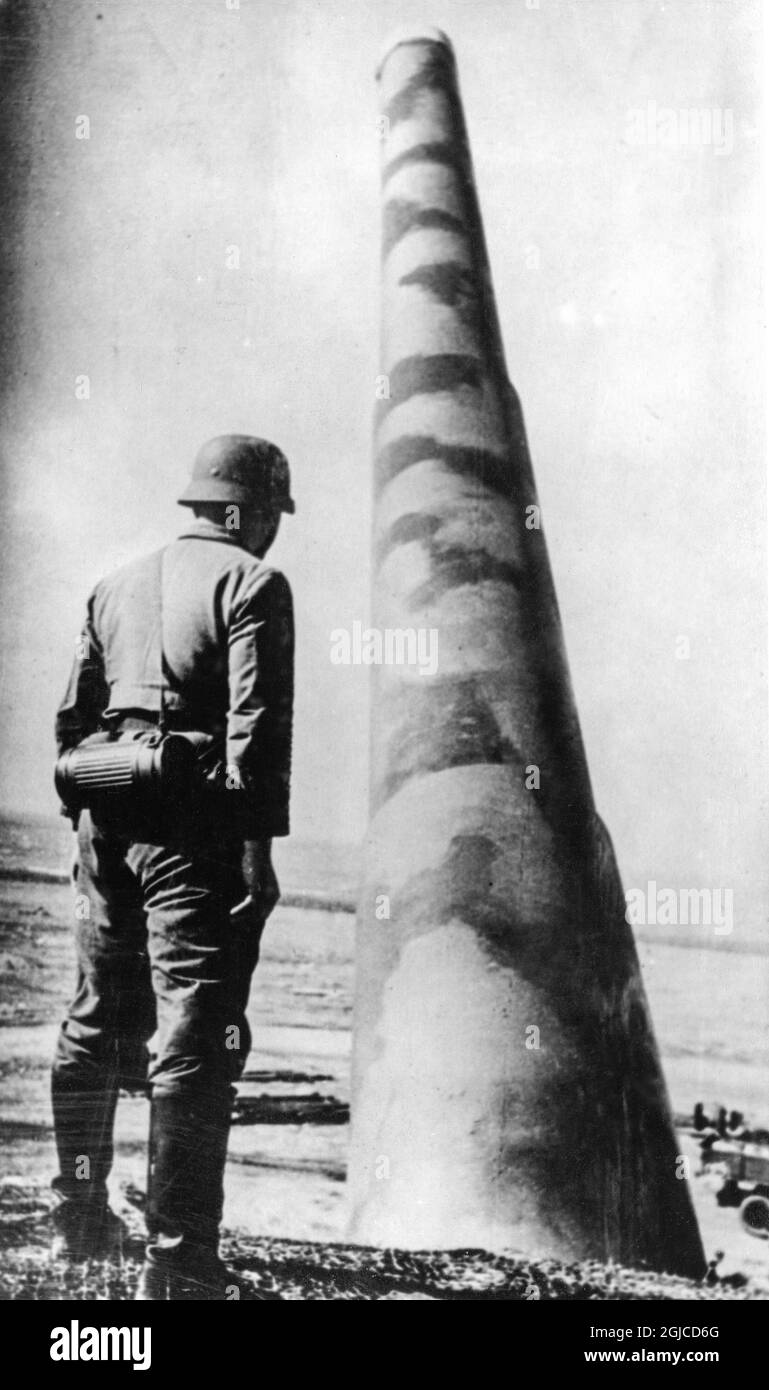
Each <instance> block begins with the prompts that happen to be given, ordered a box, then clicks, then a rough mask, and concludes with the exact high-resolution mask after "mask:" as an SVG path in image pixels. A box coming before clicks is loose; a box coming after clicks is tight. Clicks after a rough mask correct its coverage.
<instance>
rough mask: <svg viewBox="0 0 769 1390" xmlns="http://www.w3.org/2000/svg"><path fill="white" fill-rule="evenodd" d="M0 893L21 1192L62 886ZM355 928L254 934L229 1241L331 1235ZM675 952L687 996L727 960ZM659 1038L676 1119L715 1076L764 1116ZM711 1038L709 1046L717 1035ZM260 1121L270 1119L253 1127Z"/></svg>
mask: <svg viewBox="0 0 769 1390" xmlns="http://www.w3.org/2000/svg"><path fill="white" fill-rule="evenodd" d="M0 887H1V888H2V897H0V1130H1V1132H2V1135H3V1149H2V1159H1V1160H0V1180H2V1181H3V1182H4V1183H5V1188H4V1189H3V1190H4V1191H5V1192H6V1194H7V1193H8V1192H11V1193H12V1191H13V1189H14V1186H15V1185H18V1186H19V1190H20V1191H21V1190H22V1186H23V1185H24V1184H27V1185H29V1184H32V1185H33V1186H34V1185H42V1184H45V1183H47V1182H48V1180H49V1178H50V1175H51V1173H52V1171H53V1158H54V1154H53V1141H52V1130H51V1118H50V1107H49V1102H48V1073H49V1066H50V1059H51V1055H52V1051H53V1046H54V1039H55V1035H56V1030H57V1026H58V1022H59V1019H60V1017H61V1014H62V1011H63V1008H64V1006H65V1002H66V999H67V996H68V993H69V991H70V988H71V982H72V978H73V957H72V945H71V940H70V935H69V932H68V930H66V927H67V923H68V921H69V914H70V910H71V909H70V896H69V890H68V889H67V888H66V887H59V886H57V885H42V886H41V885H30V884H21V883H13V882H7V883H4V884H2V885H0ZM352 930H353V924H352V919H351V917H350V916H349V915H343V914H339V915H335V914H331V913H324V912H312V911H299V910H296V909H293V910H286V909H281V908H278V909H277V910H276V912H275V914H274V915H273V918H272V919H271V921H270V924H269V926H268V929H267V932H266V934H265V939H264V943H263V953H262V961H261V963H260V966H259V969H258V972H257V977H256V983H255V988H254V990H253V993H252V1000H251V1006H250V1022H251V1026H252V1029H253V1035H254V1043H253V1049H252V1053H251V1058H250V1063H249V1068H248V1070H247V1072H246V1076H245V1078H244V1081H243V1084H242V1086H241V1088H240V1095H241V1098H242V1101H243V1114H242V1116H241V1118H242V1120H243V1122H242V1123H241V1122H238V1123H236V1124H235V1125H234V1127H233V1131H232V1141H231V1145H230V1157H229V1161H228V1172H227V1183H226V1190H227V1202H226V1210H225V1224H226V1226H227V1227H228V1228H229V1230H230V1231H232V1232H236V1233H240V1235H241V1236H242V1237H248V1238H256V1237H259V1238H264V1237H276V1238H277V1237H279V1238H281V1239H288V1240H290V1241H299V1242H304V1241H341V1240H343V1239H344V1235H345V1220H346V1211H345V1188H344V1178H345V1157H346V1143H347V1124H346V1123H345V1122H344V1121H345V1118H346V1107H347V1105H348V1104H349V1059H350V1033H349V1025H350V1014H351V994H352ZM657 954H658V955H659V953H657ZM679 954H684V955H687V956H689V957H691V958H692V959H691V961H690V964H689V965H688V966H687V967H686V968H687V970H688V972H689V973H688V977H687V981H685V983H684V988H685V989H691V987H692V971H694V972H695V976H696V979H697V980H700V981H701V972H702V971H703V969H704V970H705V971H706V972H708V971H710V970H711V968H712V970H713V972H714V975H713V979H714V981H715V979H716V972H718V973H719V975H720V976H721V977H722V976H723V971H724V968H725V966H724V961H723V960H722V959H718V958H717V957H716V955H715V953H712V954H713V964H712V967H711V964H710V963H709V962H708V961H706V962H705V965H704V966H703V965H702V963H701V961H695V960H694V959H693V958H694V956H695V953H694V952H691V951H689V952H684V953H679ZM696 954H697V955H704V954H705V953H696ZM735 968H737V969H743V968H745V967H744V964H743V965H739V964H738V965H737V966H736V967H735ZM645 971H646V975H647V984H648V987H649V990H650V994H651V997H652V1005H653V1009H654V1012H655V1016H656V1018H657V1020H658V1028H659V1027H660V1022H659V1020H660V1019H662V1021H663V1023H664V1022H665V1020H666V1019H668V1020H669V1017H670V1016H671V1015H672V1014H673V1013H674V1012H675V996H676V986H675V982H674V981H673V980H672V977H671V972H670V969H669V968H667V967H666V968H665V969H664V970H662V971H661V973H660V975H659V976H658V985H657V984H655V964H654V962H652V963H651V965H650V964H649V963H648V962H646V963H645ZM697 972H699V973H697ZM714 987H715V985H714ZM679 993H680V990H679ZM686 1026H687V1025H686V1024H685V1023H684V1025H683V1032H684V1033H685V1028H686ZM690 1026H691V1027H693V1028H695V1030H696V1029H698V1028H699V1025H698V1024H696V1023H693V1024H691V1025H690ZM700 1031H701V1030H700ZM717 1032H718V1029H714V1030H713V1033H714V1035H715V1034H717ZM663 1036H664V1038H666V1039H668V1040H669V1042H668V1048H667V1052H668V1053H669V1055H666V1057H665V1061H666V1070H667V1073H668V1076H669V1079H670V1084H671V1090H672V1096H673V1101H674V1104H675V1107H676V1109H677V1110H680V1111H682V1112H685V1111H687V1110H688V1111H690V1110H691V1106H692V1104H693V1102H694V1100H695V1099H699V1098H702V1099H708V1098H709V1097H711V1096H713V1095H714V1094H715V1093H716V1092H715V1089H714V1080H715V1079H717V1080H718V1090H719V1092H720V1095H722V1096H723V1097H725V1100H724V1103H726V1104H729V1105H737V1106H740V1107H744V1108H745V1109H746V1111H747V1112H748V1113H750V1114H752V1116H753V1118H754V1119H755V1120H759V1119H760V1118H762V1115H761V1112H760V1110H759V1108H758V1102H759V1100H760V1095H761V1087H760V1080H759V1075H758V1073H757V1072H756V1070H755V1068H753V1067H751V1066H750V1065H749V1064H748V1063H746V1062H741V1061H740V1058H739V1055H738V1056H737V1057H734V1056H732V1057H731V1058H729V1057H727V1056H724V1057H723V1058H722V1059H721V1061H717V1063H716V1062H714V1061H713V1059H712V1058H711V1059H710V1062H708V1058H707V1055H702V1056H700V1055H698V1054H697V1052H696V1049H693V1048H690V1047H688V1046H687V1045H686V1039H685V1038H684V1040H683V1043H682V1025H681V1019H680V1018H679V1021H678V1026H677V1032H676V1034H675V1035H671V1034H670V1033H669V1032H668V1031H667V1029H666V1031H665V1033H664V1035H663ZM707 1041H708V1040H707V1039H705V1042H707ZM710 1041H711V1042H713V1045H714V1046H715V1048H716V1051H717V1050H718V1047H719V1046H721V1044H720V1042H719V1039H718V1037H716V1036H714V1037H713V1038H711V1039H710ZM665 1051H666V1049H665V1046H664V1043H663V1053H665ZM733 1051H734V1049H733ZM738 1052H739V1049H738ZM762 1075H763V1077H764V1078H765V1071H763V1073H762ZM287 1106H288V1107H289V1108H290V1109H291V1108H293V1112H292V1113H293V1117H294V1118H296V1117H297V1116H300V1117H301V1118H302V1121H303V1122H302V1123H284V1122H276V1120H277V1121H283V1120H284V1119H285V1114H284V1113H283V1112H284V1111H285V1109H286V1107H287ZM147 1108H148V1107H147V1103H146V1101H145V1100H144V1099H141V1098H137V1097H128V1096H126V1097H124V1098H122V1099H121V1103H120V1106H119V1110H118V1122H117V1133H116V1161H115V1169H114V1190H115V1193H116V1196H118V1194H121V1193H122V1194H125V1193H126V1192H130V1191H131V1190H132V1189H134V1190H142V1189H143V1188H144V1185H145V1162H146V1158H145V1141H146V1126H147ZM249 1112H250V1113H249ZM265 1117H269V1119H270V1121H271V1122H269V1123H264V1122H261V1120H263V1119H264V1118H265ZM330 1117H332V1118H333V1121H334V1122H333V1123H329V1122H328V1120H329V1118H330ZM254 1118H256V1119H257V1121H259V1122H253V1121H254ZM289 1118H291V1116H289ZM681 1145H682V1147H681V1152H682V1153H684V1154H686V1155H687V1157H688V1158H689V1159H690V1167H691V1171H692V1173H693V1174H694V1175H695V1176H693V1180H692V1190H693V1195H694V1201H695V1205H696V1208H697V1214H698V1217H699V1220H700V1224H701V1229H702V1233H703V1239H704V1243H705V1247H706V1252H707V1254H708V1256H711V1255H712V1254H713V1253H714V1252H715V1251H716V1250H717V1249H721V1250H723V1251H724V1252H725V1258H724V1260H723V1262H722V1264H721V1266H720V1267H719V1273H722V1274H729V1273H733V1272H736V1271H740V1272H742V1273H744V1274H746V1275H748V1276H750V1277H751V1278H753V1277H755V1278H757V1279H759V1280H760V1281H761V1282H762V1283H763V1282H764V1281H769V1241H762V1240H758V1239H756V1238H754V1237H751V1236H749V1235H748V1234H747V1233H745V1232H743V1230H742V1229H741V1227H740V1224H739V1220H738V1217H737V1213H736V1211H735V1210H734V1209H730V1208H721V1207H719V1206H718V1204H717V1203H716V1201H715V1189H716V1187H717V1186H718V1185H719V1181H718V1179H717V1178H716V1177H715V1176H714V1175H712V1174H711V1175H703V1176H697V1175H696V1174H697V1170H698V1167H699V1151H698V1148H697V1146H696V1144H695V1142H694V1141H693V1139H691V1138H690V1137H687V1136H684V1135H682V1137H681ZM9 1180H10V1187H9V1185H8V1183H9Z"/></svg>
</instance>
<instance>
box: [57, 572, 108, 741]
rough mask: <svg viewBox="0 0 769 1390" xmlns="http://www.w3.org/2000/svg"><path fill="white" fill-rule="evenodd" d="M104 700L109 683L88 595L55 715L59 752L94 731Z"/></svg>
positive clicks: (103, 707)
mask: <svg viewBox="0 0 769 1390" xmlns="http://www.w3.org/2000/svg"><path fill="white" fill-rule="evenodd" d="M108 703H109V687H108V685H107V682H106V680H105V676H104V663H103V656H102V649H101V645H100V643H99V640H98V638H97V636H96V631H95V628H94V621H93V597H91V599H90V600H89V603H88V611H87V614H86V619H85V622H84V624H83V629H82V632H81V634H80V636H79V638H78V640H77V645H76V648H75V660H74V662H73V663H72V671H71V673H70V677H69V684H68V685H67V690H66V693H65V696H64V699H63V700H62V702H61V704H60V705H59V709H58V712H57V715H56V746H57V748H58V751H59V753H63V752H64V750H65V749H66V748H72V747H74V745H75V744H76V743H79V742H80V740H81V739H84V738H87V737H88V735H89V734H93V733H95V732H96V730H97V729H98V727H99V721H100V719H101V716H102V713H103V712H104V710H105V709H106V708H107V705H108Z"/></svg>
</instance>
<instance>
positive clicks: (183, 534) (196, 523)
mask: <svg viewBox="0 0 769 1390" xmlns="http://www.w3.org/2000/svg"><path fill="white" fill-rule="evenodd" d="M178 538H179V540H180V541H186V540H198V541H224V542H225V544H226V545H237V546H240V548H241V549H242V550H244V549H245V546H241V545H240V541H239V539H238V537H237V535H236V533H235V532H234V531H228V529H227V527H226V526H224V525H222V524H221V523H220V522H218V521H209V520H208V518H207V517H203V516H201V517H197V516H196V517H195V518H194V520H193V521H191V522H190V524H189V525H188V526H185V528H184V530H183V531H180V532H179V537H178Z"/></svg>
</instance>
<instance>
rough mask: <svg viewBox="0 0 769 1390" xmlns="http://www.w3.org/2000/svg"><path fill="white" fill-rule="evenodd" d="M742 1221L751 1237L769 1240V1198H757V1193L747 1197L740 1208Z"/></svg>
mask: <svg viewBox="0 0 769 1390" xmlns="http://www.w3.org/2000/svg"><path fill="white" fill-rule="evenodd" d="M740 1221H741V1222H742V1224H743V1226H744V1228H745V1230H746V1231H747V1232H748V1234H749V1235H751V1236H760V1237H761V1239H762V1240H769V1197H760V1196H757V1195H756V1193H755V1192H754V1193H753V1194H752V1195H751V1196H750V1197H746V1198H745V1201H744V1202H743V1204H742V1206H741V1207H740Z"/></svg>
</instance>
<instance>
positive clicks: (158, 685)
mask: <svg viewBox="0 0 769 1390" xmlns="http://www.w3.org/2000/svg"><path fill="white" fill-rule="evenodd" d="M165 554H166V547H165V546H164V547H163V549H162V550H158V551H157V554H156V556H155V585H156V603H157V608H156V613H157V624H156V636H155V640H154V642H153V646H152V655H151V658H150V661H151V666H152V677H151V684H152V686H153V687H154V689H155V690H157V691H158V692H159V701H160V703H159V706H158V729H159V730H160V732H161V733H165V728H166V703H165V692H166V660H165V652H164V650H163V562H164V560H165Z"/></svg>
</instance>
